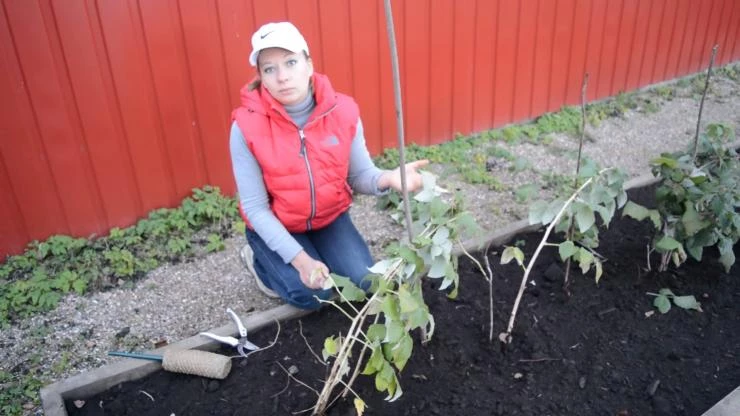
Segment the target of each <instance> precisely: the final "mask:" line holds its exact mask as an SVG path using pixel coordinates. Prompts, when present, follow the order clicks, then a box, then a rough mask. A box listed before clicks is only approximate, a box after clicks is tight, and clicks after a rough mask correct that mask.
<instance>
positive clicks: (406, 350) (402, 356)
mask: <svg viewBox="0 0 740 416" xmlns="http://www.w3.org/2000/svg"><path fill="white" fill-rule="evenodd" d="M413 348H414V342H413V341H412V340H411V337H410V336H409V334H404V335H403V337H401V339H400V340H399V341H398V344H396V346H395V347H394V348H393V364H395V365H396V368H397V369H398V371H403V368H404V367H405V366H406V363H407V362H408V360H409V357H411V351H412V350H413Z"/></svg>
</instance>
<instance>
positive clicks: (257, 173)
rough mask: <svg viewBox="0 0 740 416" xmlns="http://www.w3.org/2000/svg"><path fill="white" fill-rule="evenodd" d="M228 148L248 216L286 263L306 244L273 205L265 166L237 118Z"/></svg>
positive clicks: (238, 188) (232, 125)
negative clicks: (245, 136) (263, 173)
mask: <svg viewBox="0 0 740 416" xmlns="http://www.w3.org/2000/svg"><path fill="white" fill-rule="evenodd" d="M229 148H230V149H231V165H232V168H233V169H234V178H235V179H236V189H237V192H239V201H240V202H241V204H242V209H244V212H245V213H246V214H247V218H249V223H250V224H251V225H252V227H253V228H254V231H255V232H256V233H257V234H258V235H259V236H260V237H261V238H262V240H264V241H265V243H266V244H267V246H268V247H269V248H270V249H271V250H273V251H275V252H276V253H277V254H278V255H279V256H280V257H281V258H282V259H283V261H284V262H285V263H290V261H291V260H293V258H294V257H295V256H296V255H298V253H300V251H301V250H303V247H301V245H300V244H299V243H298V241H296V239H295V238H293V236H292V235H290V233H289V232H288V230H287V229H286V228H285V226H283V224H282V223H281V222H280V220H278V219H277V217H276V216H275V214H273V212H272V210H271V209H270V203H269V199H268V196H267V189H265V182H264V180H263V178H262V169H261V168H260V166H259V164H258V163H257V159H255V157H254V155H253V154H252V152H251V151H250V150H249V148H248V147H247V143H246V141H245V140H244V135H243V134H242V131H241V129H240V128H239V126H238V125H237V124H236V121H235V122H234V123H232V124H231V135H230V137H229Z"/></svg>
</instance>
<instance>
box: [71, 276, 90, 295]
mask: <svg viewBox="0 0 740 416" xmlns="http://www.w3.org/2000/svg"><path fill="white" fill-rule="evenodd" d="M72 289H74V291H75V292H77V294H78V295H82V294H83V293H85V289H87V282H86V281H84V280H82V279H77V280H75V281H74V282H72Z"/></svg>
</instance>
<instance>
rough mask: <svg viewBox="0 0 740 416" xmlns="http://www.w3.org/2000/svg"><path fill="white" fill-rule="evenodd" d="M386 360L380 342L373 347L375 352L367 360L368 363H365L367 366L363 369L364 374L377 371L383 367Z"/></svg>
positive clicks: (367, 374)
mask: <svg viewBox="0 0 740 416" xmlns="http://www.w3.org/2000/svg"><path fill="white" fill-rule="evenodd" d="M384 362H385V358H383V350H382V349H381V346H380V344H378V345H377V346H376V347H375V348H373V352H372V354H370V358H369V359H368V360H367V363H365V368H364V369H363V370H362V374H363V375H366V376H369V375H371V374H375V373H377V372H378V371H380V370H381V369H382V368H383V363H384Z"/></svg>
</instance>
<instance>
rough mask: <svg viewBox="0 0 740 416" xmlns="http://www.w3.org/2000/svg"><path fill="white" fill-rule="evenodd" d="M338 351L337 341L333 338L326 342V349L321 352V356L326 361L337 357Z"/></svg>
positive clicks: (327, 339)
mask: <svg viewBox="0 0 740 416" xmlns="http://www.w3.org/2000/svg"><path fill="white" fill-rule="evenodd" d="M338 349H339V347H338V345H337V340H336V339H335V338H334V337H333V336H331V337H328V338H326V339H325V340H324V349H323V350H321V356H322V357H323V358H324V361H326V359H327V358H329V357H333V356H334V355H336V354H337V350H338Z"/></svg>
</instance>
